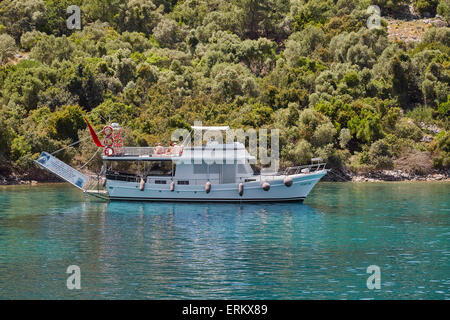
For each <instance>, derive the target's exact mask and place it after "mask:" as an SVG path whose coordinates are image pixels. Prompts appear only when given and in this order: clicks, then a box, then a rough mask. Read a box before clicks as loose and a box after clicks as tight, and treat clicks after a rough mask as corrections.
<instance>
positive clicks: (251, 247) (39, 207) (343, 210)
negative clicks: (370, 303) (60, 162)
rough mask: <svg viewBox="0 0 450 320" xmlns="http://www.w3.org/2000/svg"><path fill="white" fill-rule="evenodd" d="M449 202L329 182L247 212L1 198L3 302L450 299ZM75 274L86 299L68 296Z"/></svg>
mask: <svg viewBox="0 0 450 320" xmlns="http://www.w3.org/2000/svg"><path fill="white" fill-rule="evenodd" d="M449 191H450V183H320V184H319V185H318V186H317V187H316V188H315V189H314V190H313V192H312V193H311V194H310V196H309V197H308V199H307V200H306V201H305V203H303V204H301V203H298V204H297V203H295V204H261V205H258V204H245V205H238V204H164V203H130V202H111V203H105V202H101V201H97V200H92V199H85V198H84V196H83V195H82V194H81V193H80V192H79V191H78V190H76V189H74V188H72V187H70V186H68V185H65V184H49V185H38V186H33V187H31V186H10V187H0V298H2V299H17V298H24V299H61V298H69V299H92V298H99V299H103V298H105V299H119V298H121V299H181V298H187V299H190V298H192V299H194V298H195V299H392V298H397V299H449V298H450V197H449ZM69 265H78V266H79V267H80V269H81V289H80V290H69V289H67V287H66V280H67V277H68V276H69V274H66V269H67V267H68V266H69ZM369 265H377V266H379V267H380V270H381V288H380V289H379V290H369V289H368V288H367V285H366V281H367V278H368V277H369V276H370V274H367V273H366V269H367V267H368V266H369Z"/></svg>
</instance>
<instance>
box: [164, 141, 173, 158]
mask: <svg viewBox="0 0 450 320" xmlns="http://www.w3.org/2000/svg"><path fill="white" fill-rule="evenodd" d="M172 152H173V141H170V143H169V147H168V148H167V150H166V155H168V156H170V155H171V154H172Z"/></svg>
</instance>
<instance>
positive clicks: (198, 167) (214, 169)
mask: <svg viewBox="0 0 450 320" xmlns="http://www.w3.org/2000/svg"><path fill="white" fill-rule="evenodd" d="M208 166H209V173H210V174H219V172H220V166H219V165H218V164H210V165H208V164H207V163H206V162H203V163H202V164H194V174H208Z"/></svg>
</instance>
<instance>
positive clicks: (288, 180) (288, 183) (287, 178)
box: [283, 177, 293, 187]
mask: <svg viewBox="0 0 450 320" xmlns="http://www.w3.org/2000/svg"><path fill="white" fill-rule="evenodd" d="M283 182H284V185H285V186H286V187H290V186H292V183H293V181H292V179H291V178H290V177H286V178H284V181H283Z"/></svg>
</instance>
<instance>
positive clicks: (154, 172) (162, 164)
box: [147, 161, 175, 176]
mask: <svg viewBox="0 0 450 320" xmlns="http://www.w3.org/2000/svg"><path fill="white" fill-rule="evenodd" d="M147 168H148V171H147V176H172V175H175V164H173V165H172V161H149V163H148V165H147ZM172 169H173V172H172Z"/></svg>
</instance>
